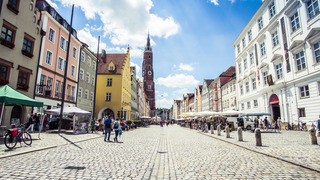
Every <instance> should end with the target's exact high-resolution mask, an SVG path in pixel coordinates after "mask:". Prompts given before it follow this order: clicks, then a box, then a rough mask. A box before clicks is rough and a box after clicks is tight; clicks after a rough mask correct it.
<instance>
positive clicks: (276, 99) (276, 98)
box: [269, 94, 279, 104]
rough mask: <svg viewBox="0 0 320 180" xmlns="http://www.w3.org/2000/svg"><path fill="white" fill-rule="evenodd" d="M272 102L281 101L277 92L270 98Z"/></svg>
mask: <svg viewBox="0 0 320 180" xmlns="http://www.w3.org/2000/svg"><path fill="white" fill-rule="evenodd" d="M269 103H270V104H278V103H279V98H278V96H277V95H276V94H272V95H271V96H270V100H269Z"/></svg>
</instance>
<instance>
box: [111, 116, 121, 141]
mask: <svg viewBox="0 0 320 180" xmlns="http://www.w3.org/2000/svg"><path fill="white" fill-rule="evenodd" d="M112 129H114V133H115V134H116V135H115V137H114V142H118V135H119V131H120V130H121V125H120V122H119V119H117V120H116V121H115V122H114V123H113V127H112Z"/></svg>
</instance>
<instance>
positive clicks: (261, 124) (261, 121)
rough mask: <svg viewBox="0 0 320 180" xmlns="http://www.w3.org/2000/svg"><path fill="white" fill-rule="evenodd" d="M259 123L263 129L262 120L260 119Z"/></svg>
mask: <svg viewBox="0 0 320 180" xmlns="http://www.w3.org/2000/svg"><path fill="white" fill-rule="evenodd" d="M259 123H260V128H261V129H263V120H262V119H260V121H259Z"/></svg>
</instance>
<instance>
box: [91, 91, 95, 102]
mask: <svg viewBox="0 0 320 180" xmlns="http://www.w3.org/2000/svg"><path fill="white" fill-rule="evenodd" d="M93 96H94V95H93V92H91V93H90V100H91V101H93Z"/></svg>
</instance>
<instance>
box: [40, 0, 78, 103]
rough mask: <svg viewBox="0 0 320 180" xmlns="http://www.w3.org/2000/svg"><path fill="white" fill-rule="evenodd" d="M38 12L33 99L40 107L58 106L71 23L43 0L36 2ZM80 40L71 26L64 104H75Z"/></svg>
mask: <svg viewBox="0 0 320 180" xmlns="http://www.w3.org/2000/svg"><path fill="white" fill-rule="evenodd" d="M37 7H38V9H39V10H40V11H41V21H42V23H43V24H42V31H44V32H45V36H44V37H43V39H42V42H41V43H42V44H41V49H40V58H39V64H38V74H37V81H36V90H35V99H37V100H39V101H42V102H44V109H53V108H57V107H59V105H60V103H61V98H62V88H63V77H64V69H65V65H66V56H67V47H68V36H69V35H68V34H69V29H70V28H71V26H70V25H69V24H68V23H67V21H66V20H65V19H63V18H62V17H61V16H60V15H59V14H58V13H57V11H56V10H55V9H54V8H53V7H51V6H50V5H49V4H48V3H47V2H46V1H38V2H37ZM80 47H81V42H80V41H79V40H78V38H77V32H76V31H75V30H74V29H72V35H71V39H70V48H69V58H68V59H69V60H68V67H67V81H66V90H65V97H64V98H65V106H75V103H76V97H77V96H76V93H77V85H78V70H79V54H80V53H79V52H80Z"/></svg>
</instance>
